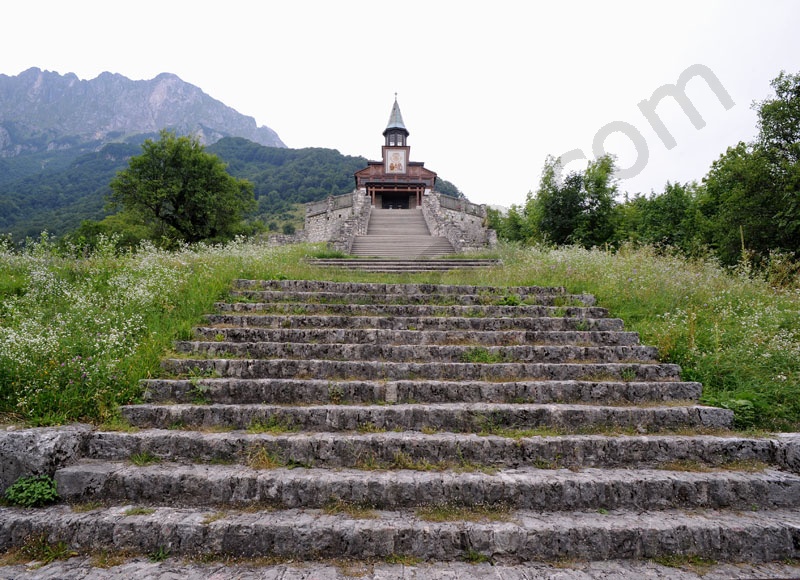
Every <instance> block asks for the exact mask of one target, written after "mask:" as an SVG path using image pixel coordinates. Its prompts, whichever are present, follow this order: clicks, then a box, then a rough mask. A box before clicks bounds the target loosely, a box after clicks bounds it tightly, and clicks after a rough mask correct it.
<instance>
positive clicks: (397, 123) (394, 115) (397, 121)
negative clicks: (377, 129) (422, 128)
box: [383, 93, 408, 136]
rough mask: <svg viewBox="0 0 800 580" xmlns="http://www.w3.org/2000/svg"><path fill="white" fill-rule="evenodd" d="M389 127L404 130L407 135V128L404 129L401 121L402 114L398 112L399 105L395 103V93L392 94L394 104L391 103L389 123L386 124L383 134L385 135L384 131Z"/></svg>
mask: <svg viewBox="0 0 800 580" xmlns="http://www.w3.org/2000/svg"><path fill="white" fill-rule="evenodd" d="M390 129H401V130H403V131H405V133H406V136H408V129H406V126H405V123H403V115H402V114H401V113H400V105H398V104H397V93H395V94H394V105H392V112H391V113H390V114H389V123H388V124H387V125H386V130H385V131H384V132H383V134H384V135H386V132H387V131H389V130H390Z"/></svg>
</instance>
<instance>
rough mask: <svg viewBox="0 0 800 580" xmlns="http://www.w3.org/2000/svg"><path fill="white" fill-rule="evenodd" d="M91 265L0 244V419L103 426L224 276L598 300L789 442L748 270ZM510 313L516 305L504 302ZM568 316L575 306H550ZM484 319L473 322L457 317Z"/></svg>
mask: <svg viewBox="0 0 800 580" xmlns="http://www.w3.org/2000/svg"><path fill="white" fill-rule="evenodd" d="M113 247H114V246H113V243H111V242H109V243H107V244H102V243H101V244H100V245H99V247H98V249H97V250H96V251H95V252H93V253H90V254H84V253H83V252H82V251H79V250H78V249H74V250H66V251H65V250H63V249H59V248H57V247H56V246H55V245H54V244H52V243H51V242H50V241H49V240H47V239H46V238H45V239H42V240H39V241H38V242H35V243H31V244H30V245H29V246H28V247H27V248H26V249H25V250H23V251H15V250H12V249H11V248H10V247H9V246H8V245H7V244H4V245H0V417H5V419H4V420H6V421H8V420H19V421H22V422H25V423H27V424H29V425H47V424H59V423H66V422H70V421H75V420H86V421H91V422H95V423H100V422H103V421H111V420H113V419H114V417H115V415H116V408H117V406H118V405H119V404H125V403H129V402H134V401H136V400H138V398H139V397H140V393H141V390H140V387H139V385H138V381H139V379H142V378H147V377H150V376H158V375H160V374H162V373H161V370H160V360H161V358H162V356H163V355H164V353H165V352H167V350H168V349H169V348H170V347H171V345H172V343H173V341H174V340H176V339H179V340H189V339H191V337H192V330H191V329H192V327H193V326H194V325H197V324H198V323H199V322H200V321H201V320H202V316H203V315H204V314H207V313H209V312H212V311H213V305H214V302H215V301H219V300H221V299H225V297H226V296H227V294H228V293H229V291H230V289H231V285H232V281H233V280H234V279H235V278H250V279H320V278H325V279H328V280H332V281H350V282H358V281H369V282H385V283H404V282H411V283H420V282H425V283H433V284H435V283H446V284H468V285H477V286H497V287H504V286H526V285H541V286H565V287H566V289H567V291H568V292H571V293H575V294H581V293H589V294H594V295H595V296H596V298H597V303H598V304H599V305H601V306H603V307H606V308H608V309H609V310H610V313H611V316H614V317H620V318H622V319H624V320H625V323H626V326H627V329H628V330H632V331H638V332H640V333H641V336H642V342H643V343H644V344H650V345H653V346H656V347H658V348H659V351H660V353H661V357H662V359H663V360H664V361H665V362H675V363H678V364H680V365H681V366H682V367H683V378H684V380H690V381H691V380H695V381H699V382H702V383H703V385H704V394H703V400H704V402H706V403H710V404H717V405H722V406H726V407H728V408H730V409H732V410H733V411H734V412H735V414H736V424H737V427H739V428H752V427H756V428H761V429H766V430H773V431H781V430H783V431H790V430H798V431H800V323H798V320H800V290H799V289H797V288H789V289H787V288H785V287H784V288H783V289H780V290H779V289H775V288H772V287H771V286H770V285H769V283H768V282H767V281H766V280H764V279H763V278H762V277H759V276H758V275H756V274H755V273H753V272H752V271H751V270H750V269H749V268H747V267H746V265H745V266H743V267H740V268H738V269H737V270H734V271H726V270H724V269H723V268H721V267H720V266H719V265H717V264H716V263H715V262H713V261H711V260H687V259H686V258H682V257H677V256H669V255H663V254H660V253H658V252H657V251H656V250H655V249H653V248H649V247H640V248H634V247H632V246H625V247H623V248H621V249H620V250H619V251H617V252H610V251H604V250H599V249H595V250H585V249H582V248H573V247H566V248H557V249H552V248H524V247H520V246H502V247H501V248H500V249H499V250H498V251H497V255H499V256H500V257H501V259H502V260H503V265H502V266H499V267H496V268H489V269H482V270H475V271H466V270H464V271H459V270H454V271H451V272H436V273H422V274H400V275H391V274H371V273H368V272H353V271H345V270H336V269H322V268H317V267H314V266H312V265H309V264H308V263H306V262H305V261H304V259H305V258H307V257H308V256H309V255H310V254H311V253H312V252H314V251H318V249H319V248H318V247H315V246H309V245H299V246H290V247H283V248H267V247H264V246H260V245H257V244H254V243H248V242H241V241H237V242H234V243H231V244H229V245H227V246H196V247H191V248H189V247H187V248H181V249H179V250H178V251H174V252H166V251H163V250H158V249H156V248H154V247H153V246H149V245H143V246H142V247H141V248H139V249H137V250H136V251H135V252H133V253H123V254H118V253H116V252H115V250H114V249H113ZM505 296H508V297H509V298H508V300H509V301H512V302H516V299H515V298H512V297H511V294H510V293H509V294H505V295H504V294H503V293H499V299H500V300H505V299H506V298H505ZM559 308H560V309H563V311H559V314H562V315H567V316H569V315H570V311H569V309H570V308H572V306H568V305H565V306H560V307H559ZM465 312H466V315H467V316H469V315H470V313H472V314H474V315H475V316H480V313H479V311H477V310H475V311H470V310H469V309H466V310H465Z"/></svg>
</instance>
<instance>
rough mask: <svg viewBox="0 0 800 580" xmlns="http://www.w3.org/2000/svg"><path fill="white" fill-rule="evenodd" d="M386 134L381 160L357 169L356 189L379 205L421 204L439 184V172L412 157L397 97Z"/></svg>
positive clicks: (418, 206)
mask: <svg viewBox="0 0 800 580" xmlns="http://www.w3.org/2000/svg"><path fill="white" fill-rule="evenodd" d="M383 136H384V139H385V142H384V144H383V147H382V148H381V153H382V155H381V157H382V159H381V161H368V162H367V167H365V168H364V169H361V170H359V171H356V173H355V180H356V189H358V190H361V191H365V192H366V194H367V195H369V196H370V198H371V200H372V205H373V206H374V207H377V208H383V209H413V208H420V207H422V196H423V195H425V192H426V191H432V190H433V189H434V187H435V186H436V173H435V172H433V171H431V170H430V169H426V168H425V164H424V163H423V162H421V161H411V160H410V159H409V157H410V151H411V148H410V147H409V146H408V143H407V139H408V136H409V132H408V129H406V126H405V124H404V123H403V116H402V115H401V114H400V106H399V105H398V104H397V96H395V100H394V105H393V106H392V112H391V114H390V116H389V124H388V125H387V126H386V129H385V130H384V131H383Z"/></svg>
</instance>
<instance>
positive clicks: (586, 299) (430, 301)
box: [230, 290, 595, 307]
mask: <svg viewBox="0 0 800 580" xmlns="http://www.w3.org/2000/svg"><path fill="white" fill-rule="evenodd" d="M230 296H231V297H232V298H233V299H234V300H237V299H241V298H245V299H247V300H250V301H258V302H267V303H274V302H300V303H309V304H376V305H385V304H424V305H431V306H433V305H437V304H442V305H459V306H480V305H484V306H493V305H494V306H504V305H508V302H509V301H514V303H515V304H522V300H523V299H521V298H520V297H519V296H516V295H513V297H512V295H508V296H496V295H495V296H492V295H489V294H458V295H456V294H440V295H439V294H387V295H383V296H382V295H378V294H366V293H364V294H362V293H358V292H353V293H351V294H346V293H340V292H294V291H287V290H236V291H232V292H231V293H230ZM518 301H519V302H518ZM594 302H595V300H594V296H591V295H589V294H554V295H551V294H531V295H529V296H527V297H526V298H525V299H524V303H525V305H526V306H533V305H543V306H561V307H563V306H592V305H593V304H594Z"/></svg>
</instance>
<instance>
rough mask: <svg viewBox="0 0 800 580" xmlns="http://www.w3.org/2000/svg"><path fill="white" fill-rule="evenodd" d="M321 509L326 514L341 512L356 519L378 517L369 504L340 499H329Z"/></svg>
mask: <svg viewBox="0 0 800 580" xmlns="http://www.w3.org/2000/svg"><path fill="white" fill-rule="evenodd" d="M322 511H323V512H324V513H326V514H328V515H339V514H343V515H346V516H349V517H351V518H353V519H358V520H371V519H375V518H377V517H378V514H377V513H376V512H375V508H373V507H372V506H370V505H364V504H359V503H352V502H347V501H344V500H341V499H334V500H331V501H329V502H328V503H327V504H325V507H323V508H322Z"/></svg>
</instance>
